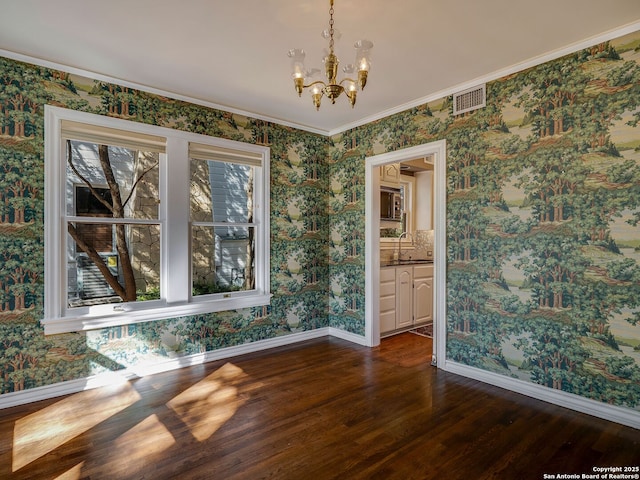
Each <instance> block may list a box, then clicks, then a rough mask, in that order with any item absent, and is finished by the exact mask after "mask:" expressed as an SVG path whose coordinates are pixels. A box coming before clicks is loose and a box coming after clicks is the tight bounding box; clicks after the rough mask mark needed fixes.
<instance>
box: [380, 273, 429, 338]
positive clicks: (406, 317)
mask: <svg viewBox="0 0 640 480" xmlns="http://www.w3.org/2000/svg"><path fill="white" fill-rule="evenodd" d="M430 321H433V265H402V266H395V267H383V268H381V269H380V333H381V334H385V333H388V332H392V331H394V330H398V329H403V328H407V327H411V326H412V325H417V324H423V323H428V322H430Z"/></svg>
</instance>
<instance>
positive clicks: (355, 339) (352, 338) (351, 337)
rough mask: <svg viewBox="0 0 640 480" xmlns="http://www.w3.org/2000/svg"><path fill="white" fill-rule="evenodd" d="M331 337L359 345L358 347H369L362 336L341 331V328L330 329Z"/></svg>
mask: <svg viewBox="0 0 640 480" xmlns="http://www.w3.org/2000/svg"><path fill="white" fill-rule="evenodd" d="M329 335H331V336H332V337H336V338H341V339H342V340H347V341H348V342H351V343H357V344H358V345H362V346H363V347H366V346H367V339H366V338H364V337H363V336H362V335H356V334H355V333H351V332H347V331H345V330H340V329H339V328H333V327H329Z"/></svg>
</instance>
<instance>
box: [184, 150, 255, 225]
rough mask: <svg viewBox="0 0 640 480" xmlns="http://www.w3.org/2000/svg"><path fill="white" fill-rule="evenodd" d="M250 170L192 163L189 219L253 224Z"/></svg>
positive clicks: (248, 166) (236, 165)
mask: <svg viewBox="0 0 640 480" xmlns="http://www.w3.org/2000/svg"><path fill="white" fill-rule="evenodd" d="M253 169H254V167H252V166H250V165H240V164H236V163H227V162H215V161H211V160H193V159H192V160H191V220H193V221H195V222H231V223H250V222H252V221H253V178H254V175H253Z"/></svg>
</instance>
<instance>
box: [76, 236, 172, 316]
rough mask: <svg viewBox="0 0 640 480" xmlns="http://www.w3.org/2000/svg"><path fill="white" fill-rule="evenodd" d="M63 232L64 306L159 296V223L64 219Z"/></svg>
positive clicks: (100, 303)
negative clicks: (65, 240) (65, 241)
mask: <svg viewBox="0 0 640 480" xmlns="http://www.w3.org/2000/svg"><path fill="white" fill-rule="evenodd" d="M68 233H69V235H68V251H67V276H68V295H67V297H68V306H69V307H79V306H87V305H102V304H106V303H119V302H122V301H130V302H133V301H142V300H154V299H157V298H160V226H159V225H123V224H116V225H109V224H99V223H75V224H74V223H69V228H68ZM119 240H120V241H119ZM118 244H120V245H123V246H124V247H122V249H121V250H120V251H119V250H118ZM96 262H100V266H99V265H98V263H96ZM129 286H130V288H127V287H129Z"/></svg>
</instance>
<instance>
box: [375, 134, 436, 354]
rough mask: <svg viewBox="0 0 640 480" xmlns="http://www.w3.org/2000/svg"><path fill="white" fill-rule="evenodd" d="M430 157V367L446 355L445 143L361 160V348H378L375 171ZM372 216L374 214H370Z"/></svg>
mask: <svg viewBox="0 0 640 480" xmlns="http://www.w3.org/2000/svg"><path fill="white" fill-rule="evenodd" d="M431 155H432V156H433V179H434V181H433V187H434V188H433V202H434V209H433V210H434V222H433V230H434V238H433V243H434V245H433V252H434V279H433V280H434V282H433V285H434V303H433V305H434V323H433V329H434V331H433V335H434V339H435V341H434V342H433V344H434V345H433V347H434V351H433V359H434V364H436V362H439V363H440V364H441V365H444V359H445V352H446V344H445V342H446V331H447V330H446V322H445V319H446V265H447V259H446V238H447V236H446V210H447V204H446V201H447V183H446V170H447V168H446V166H447V162H446V140H439V141H436V142H431V143H425V144H423V145H417V146H415V147H409V148H404V149H401V150H396V151H393V152H388V153H383V154H380V155H375V156H373V157H367V158H366V159H365V236H366V241H365V344H366V345H367V346H369V347H375V346H377V345H379V344H380V321H379V318H380V302H379V298H380V215H379V212H380V195H374V192H376V193H377V192H378V191H379V188H380V176H379V174H378V171H379V169H378V167H379V166H380V165H385V164H387V163H397V162H403V161H406V160H412V159H415V158H419V157H423V156H431ZM374 212H375V214H374Z"/></svg>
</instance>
